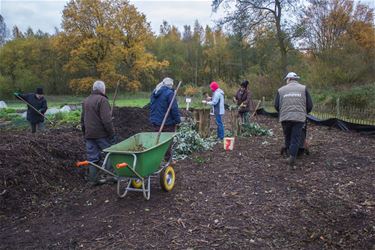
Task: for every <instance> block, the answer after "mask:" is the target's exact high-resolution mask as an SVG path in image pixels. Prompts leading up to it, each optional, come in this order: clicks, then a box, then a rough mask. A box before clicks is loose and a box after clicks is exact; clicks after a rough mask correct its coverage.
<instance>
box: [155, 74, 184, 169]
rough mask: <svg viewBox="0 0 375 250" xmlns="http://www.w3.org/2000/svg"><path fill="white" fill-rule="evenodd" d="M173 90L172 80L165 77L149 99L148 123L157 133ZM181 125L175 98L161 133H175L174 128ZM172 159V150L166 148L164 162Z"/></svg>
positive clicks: (170, 100)
mask: <svg viewBox="0 0 375 250" xmlns="http://www.w3.org/2000/svg"><path fill="white" fill-rule="evenodd" d="M174 92H175V90H174V89H173V79H172V78H169V77H166V78H164V79H163V81H162V82H160V83H159V84H158V85H156V87H155V89H154V90H153V91H152V93H151V97H150V122H151V124H152V125H153V126H154V130H155V131H157V132H159V130H160V128H161V126H162V123H163V120H164V117H165V115H166V113H167V111H168V108H169V105H170V104H171V102H172V99H173V96H174ZM180 123H181V117H180V112H179V110H178V104H177V100H176V98H175V99H174V100H173V103H172V106H171V109H170V112H169V114H168V116H167V118H166V120H165V123H164V126H163V128H162V132H176V126H177V125H178V124H180ZM171 159H172V149H171V147H169V148H168V151H167V152H166V154H165V156H164V160H165V161H167V162H168V161H170V160H171Z"/></svg>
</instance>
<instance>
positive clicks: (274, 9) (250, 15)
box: [212, 0, 300, 73]
mask: <svg viewBox="0 0 375 250" xmlns="http://www.w3.org/2000/svg"><path fill="white" fill-rule="evenodd" d="M228 1H229V0H213V3H212V5H213V7H214V10H217V9H218V8H219V6H221V5H223V3H224V2H228ZM234 2H235V10H234V11H233V12H232V13H229V14H228V15H227V16H226V17H225V19H224V20H223V23H230V24H231V25H232V26H233V27H234V28H235V30H238V29H240V30H241V31H242V32H246V33H247V34H248V35H249V36H250V37H251V38H252V37H253V35H254V33H255V32H256V31H257V30H259V29H263V28H266V29H271V30H274V31H275V33H274V34H275V37H276V39H277V45H278V48H279V52H280V67H281V70H282V71H283V73H286V72H287V67H288V51H289V50H290V49H291V48H290V46H289V45H291V44H292V43H291V42H290V41H291V40H292V39H293V38H295V36H297V34H298V33H299V32H298V30H299V29H300V27H299V25H296V24H293V21H292V20H293V16H295V13H296V9H298V3H299V1H297V0H236V1H234Z"/></svg>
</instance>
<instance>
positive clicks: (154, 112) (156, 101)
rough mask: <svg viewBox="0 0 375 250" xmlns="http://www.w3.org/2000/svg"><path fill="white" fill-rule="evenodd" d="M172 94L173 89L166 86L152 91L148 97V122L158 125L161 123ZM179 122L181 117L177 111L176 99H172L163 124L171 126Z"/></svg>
mask: <svg viewBox="0 0 375 250" xmlns="http://www.w3.org/2000/svg"><path fill="white" fill-rule="evenodd" d="M173 95H174V90H173V89H171V88H168V87H166V86H163V87H161V88H160V89H159V90H158V91H153V92H152V94H151V98H150V99H151V101H150V122H151V123H152V124H153V125H156V126H160V125H161V124H162V122H163V119H164V116H165V113H167V110H168V107H169V104H170V103H171V101H172V98H173ZM180 122H181V118H180V114H179V111H178V105H177V100H176V99H174V101H173V104H172V107H171V110H170V112H169V115H168V117H167V120H166V121H165V125H167V126H171V125H176V124H179V123H180Z"/></svg>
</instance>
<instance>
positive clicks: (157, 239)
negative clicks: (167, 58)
mask: <svg viewBox="0 0 375 250" xmlns="http://www.w3.org/2000/svg"><path fill="white" fill-rule="evenodd" d="M133 110H134V109H124V110H123V109H120V110H119V112H121V115H120V116H116V117H117V118H115V123H116V127H117V128H118V134H119V135H120V137H123V138H125V137H127V133H130V132H132V133H137V132H139V129H142V128H141V126H148V125H147V124H148V122H147V121H146V120H145V119H146V118H147V111H144V112H143V113H142V111H141V110H137V111H136V112H134V116H133V114H132V112H133ZM139 113H142V114H144V115H139ZM131 114H132V115H131ZM132 116H133V119H134V120H131V117H132ZM142 117H143V118H142ZM136 119H138V120H137V121H136ZM256 119H257V121H258V122H259V123H260V124H261V125H262V126H264V127H268V128H272V129H273V131H274V133H275V134H274V136H271V137H250V138H239V139H238V140H236V142H235V148H234V151H229V152H226V151H224V150H223V149H222V147H223V145H222V144H218V145H216V146H215V148H214V149H213V150H212V151H208V152H201V153H194V154H193V155H192V156H191V157H190V158H189V159H185V160H183V161H180V162H178V163H177V164H176V165H175V171H176V178H177V180H176V186H175V188H174V190H173V191H172V192H170V193H165V192H163V191H162V190H161V189H160V186H159V184H158V180H157V179H156V180H155V179H154V180H153V182H152V185H151V190H152V191H151V199H150V200H149V201H146V200H144V198H143V196H142V195H141V194H140V193H130V194H129V195H128V196H126V197H125V198H123V199H120V198H117V195H116V190H115V186H113V185H103V186H98V187H94V188H87V187H86V186H85V182H84V181H83V179H82V177H81V176H80V175H79V174H77V173H76V172H75V170H73V169H74V168H69V164H70V159H71V162H73V161H74V160H76V159H73V158H75V157H79V156H80V154H82V153H83V148H82V146H83V144H82V142H80V140H82V139H81V138H80V133H79V132H78V131H72V132H63V131H62V132H61V135H59V137H58V138H60V139H62V138H66V140H65V142H64V143H63V144H62V145H61V147H59V145H58V143H57V142H51V141H48V140H47V137H48V136H47V135H45V136H46V137H45V138H44V135H43V139H42V141H43V143H44V144H42V146H41V147H39V146H35V145H34V144H33V143H31V142H30V141H32V140H31V139H28V136H26V135H22V133H21V134H14V135H13V134H8V135H7V136H4V135H1V140H3V139H5V138H7V141H6V143H3V142H2V143H1V147H0V154H1V155H3V153H4V152H6V153H9V152H10V151H11V150H8V151H7V149H6V145H8V146H9V145H11V144H13V143H14V142H15V141H16V138H18V137H20V136H21V137H22V139H23V143H24V144H25V146H24V147H21V143H19V144H18V147H19V148H20V149H14V150H15V152H21V149H24V150H25V151H22V152H26V154H27V155H28V157H29V158H31V160H33V161H34V162H35V161H36V159H35V155H39V156H37V162H38V164H39V165H41V166H44V167H43V169H45V168H46V166H47V165H45V164H44V163H43V160H42V159H43V157H44V158H46V159H49V157H52V158H54V159H58V160H56V161H60V165H62V166H64V163H65V164H66V167H65V168H64V167H62V169H61V172H60V169H59V168H57V167H56V166H53V167H54V169H55V171H56V172H57V173H59V174H54V175H52V173H51V176H55V177H56V176H59V175H62V176H64V177H65V178H63V181H62V183H64V182H65V184H66V185H65V186H64V185H63V186H64V187H65V188H66V189H65V190H60V191H59V192H58V195H56V194H55V193H53V192H52V193H46V194H45V195H41V196H40V197H38V198H39V199H38V201H39V202H38V203H37V204H33V203H30V202H27V203H24V205H25V206H27V207H28V210H27V211H32V213H25V212H24V211H23V210H22V209H21V210H16V209H12V210H11V212H9V211H8V212H6V213H3V214H2V215H0V225H1V226H0V242H2V245H1V246H0V248H4V249H7V248H23V249H24V248H31V249H44V248H53V249H56V248H58V249H75V248H87V249H114V248H120V249H129V248H130V249H151V248H152V249H155V248H157V249H161V248H163V249H165V248H167V249H188V248H190V249H196V248H203V249H212V248H219V249H229V248H231V249H232V248H235V249H238V248H239V249H243V248H245V249H249V248H250V249H272V248H279V249H280V248H281V249H374V247H375V227H374V225H375V183H374V179H375V155H374V153H373V152H374V151H375V141H374V138H369V137H365V136H361V135H359V134H356V133H344V132H341V131H338V130H335V129H333V130H330V129H328V128H326V127H318V126H314V125H310V126H309V128H308V138H309V139H310V153H311V154H310V155H309V156H306V155H305V156H302V157H301V158H300V159H299V160H298V162H297V169H289V168H288V167H287V166H286V164H285V163H284V159H283V157H282V156H280V153H279V151H280V150H279V149H280V147H281V145H282V142H283V137H282V133H281V129H280V125H279V124H278V123H277V120H276V119H273V118H267V117H261V116H259V117H257V118H256ZM131 124H134V125H136V126H135V127H133V126H132V125H131ZM125 127H126V129H125ZM144 129H146V130H147V129H150V130H152V128H150V127H146V128H144ZM64 133H67V135H66V136H64ZM69 133H72V134H69ZM54 134H57V133H56V132H54ZM74 134H76V137H77V138H76V137H74ZM55 136H56V137H53V138H55V139H57V135H55ZM47 142H48V143H47ZM27 145H28V146H27ZM30 145H31V146H30ZM63 145H64V146H63ZM74 145H76V146H74ZM78 145H79V146H78ZM52 146H53V148H55V147H57V149H56V150H55V149H51V147H52ZM28 147H31V148H32V149H33V150H34V151H37V152H38V154H35V153H33V154H31V153H30V154H29V153H27V152H28V151H27V150H26V149H27V148H28ZM49 147H50V149H48V148H49ZM68 147H71V148H68ZM75 147H77V148H75ZM46 148H47V149H46ZM60 151H63V152H64V153H59V152H60ZM77 151H79V152H78V153H77ZM75 154H77V155H75ZM12 155H13V154H12ZM17 155H19V154H17V153H15V154H14V155H13V156H12V157H10V156H8V158H7V159H8V161H9V162H8V163H6V162H5V163H3V161H2V159H1V164H0V171H4V169H6V168H8V169H10V168H15V167H16V165H17V164H15V163H13V162H15V161H16V156H17ZM31 155H32V156H31ZM32 157H34V158H32ZM17 162H18V165H17V166H21V165H22V168H24V167H23V164H24V163H23V162H22V161H17ZM47 164H48V163H47ZM27 166H29V167H32V168H36V167H37V164H34V165H32V164H30V163H29V164H27ZM48 166H49V167H51V166H52V165H51V164H48ZM63 169H65V170H66V171H67V173H63V172H64V171H63ZM5 171H8V170H5ZM6 173H8V174H10V172H9V171H8V172H6ZM38 173H39V174H40V173H45V171H42V172H38ZM48 173H49V172H48ZM1 175H2V177H4V176H7V175H4V174H3V172H1ZM29 175H31V177H32V174H31V173H29V172H28V174H26V175H25V177H22V178H19V180H18V181H19V182H20V183H23V186H22V187H24V188H32V189H33V188H34V187H33V186H31V185H35V183H36V182H34V181H32V180H27V178H26V176H29ZM48 175H49V174H48ZM48 175H47V174H46V175H45V176H44V175H43V176H44V178H45V179H46V180H49V177H48ZM31 179H32V178H31ZM49 183H50V184H51V185H52V186H59V185H60V184H61V183H60V180H59V179H58V178H57V179H56V180H55V181H54V182H49ZM25 185H26V186H25ZM69 186H74V188H72V187H70V188H69ZM12 187H13V188H12V189H11V191H12V190H17V189H15V187H17V186H12ZM1 188H3V186H1ZM54 188H55V187H54ZM54 188H51V190H52V189H54ZM33 190H35V191H34V192H33V193H35V195H40V193H39V192H42V191H43V190H44V191H45V189H43V190H39V189H33ZM22 194H25V193H22ZM15 198H17V199H18V201H19V202H20V203H22V198H23V196H21V195H18V196H15ZM45 204H49V205H48V206H47V205H45ZM14 208H19V206H18V207H14Z"/></svg>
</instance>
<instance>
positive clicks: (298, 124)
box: [275, 72, 313, 166]
mask: <svg viewBox="0 0 375 250" xmlns="http://www.w3.org/2000/svg"><path fill="white" fill-rule="evenodd" d="M298 79H300V77H299V76H298V75H297V74H296V73H294V72H289V73H288V74H287V76H286V77H285V78H284V80H286V83H287V84H286V85H285V86H283V87H281V88H279V89H278V91H277V94H276V98H275V109H276V110H277V112H278V113H279V120H280V122H281V126H282V128H283V133H284V140H285V148H286V149H287V150H288V152H289V157H288V159H287V163H288V164H289V166H293V165H294V164H295V160H296V157H297V153H298V149H299V146H300V144H301V140H302V129H303V126H304V125H305V122H306V115H307V114H308V113H310V112H311V110H312V108H313V103H312V99H311V96H310V93H309V91H308V90H307V88H306V86H305V85H302V84H300V83H299V82H298V81H297V80H298Z"/></svg>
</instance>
